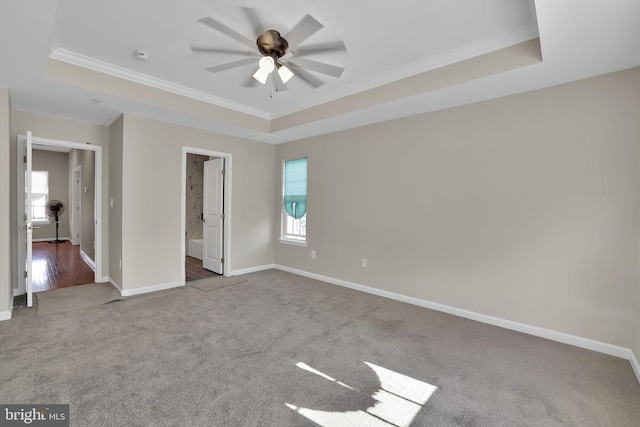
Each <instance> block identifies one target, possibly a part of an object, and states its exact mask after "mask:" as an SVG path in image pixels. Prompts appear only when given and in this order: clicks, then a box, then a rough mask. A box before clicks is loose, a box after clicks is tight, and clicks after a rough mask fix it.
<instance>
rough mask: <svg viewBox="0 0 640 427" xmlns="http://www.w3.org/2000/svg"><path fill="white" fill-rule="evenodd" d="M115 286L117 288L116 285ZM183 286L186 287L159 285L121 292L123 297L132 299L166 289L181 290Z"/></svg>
mask: <svg viewBox="0 0 640 427" xmlns="http://www.w3.org/2000/svg"><path fill="white" fill-rule="evenodd" d="M111 283H113V282H111ZM113 284H114V286H115V283H113ZM181 286H184V285H182V284H180V283H178V282H170V283H160V284H159V285H151V286H143V287H141V288H135V289H125V290H121V291H120V295H122V296H123V297H130V296H133V295H141V294H148V293H150V292H156V291H164V290H165V289H172V288H179V287H181ZM116 288H117V286H116Z"/></svg>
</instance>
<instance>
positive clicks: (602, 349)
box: [275, 264, 633, 360]
mask: <svg viewBox="0 0 640 427" xmlns="http://www.w3.org/2000/svg"><path fill="white" fill-rule="evenodd" d="M275 268H277V269H278V270H282V271H287V272H289V273H293V274H298V275H300V276H304V277H309V278H311V279H316V280H321V281H323V282H327V283H331V284H333V285H338V286H343V287H345V288H350V289H355V290H357V291H362V292H366V293H369V294H373V295H378V296H381V297H385V298H389V299H393V300H396V301H402V302H406V303H408V304H413V305H417V306H420V307H425V308H429V309H431V310H436V311H441V312H444V313H448V314H453V315H454V316H458V317H464V318H466V319H471V320H475V321H477V322H481V323H487V324H489V325H494V326H499V327H501V328H505V329H511V330H513V331H518V332H522V333H525V334H529V335H534V336H537V337H541V338H546V339H548V340H552V341H557V342H561V343H564V344H569V345H573V346H575V347H580V348H584V349H587V350H593V351H597V352H599V353H604V354H608V355H610V356H615V357H620V358H622V359H626V360H631V356H632V355H633V353H632V352H631V350H630V349H628V348H624V347H620V346H617V345H613V344H607V343H604V342H601V341H595V340H592V339H588V338H582V337H578V336H575V335H571V334H566V333H564V332H557V331H553V330H550V329H544V328H539V327H537V326H531V325H527V324H524V323H518V322H512V321H511V320H506V319H500V318H498V317H493V316H488V315H486V314H480V313H475V312H473V311H468V310H463V309H461V308H456V307H450V306H448V305H443V304H438V303H435V302H431V301H426V300H421V299H418V298H413V297H408V296H406V295H401V294H396V293H394V292H389V291H383V290H381V289H376V288H371V287H369V286H364V285H359V284H357V283H352V282H347V281H345V280H340V279H335V278H333V277H327V276H322V275H320V274H315V273H309V272H307V271H303V270H298V269H296V268H291V267H286V266H283V265H278V264H276V265H275Z"/></svg>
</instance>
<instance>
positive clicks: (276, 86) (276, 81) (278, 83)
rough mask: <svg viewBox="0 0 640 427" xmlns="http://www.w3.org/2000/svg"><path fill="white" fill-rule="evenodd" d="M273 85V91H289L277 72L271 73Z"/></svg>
mask: <svg viewBox="0 0 640 427" xmlns="http://www.w3.org/2000/svg"><path fill="white" fill-rule="evenodd" d="M271 83H272V84H273V90H275V91H276V92H284V91H286V90H287V85H285V84H284V82H283V81H282V78H281V77H280V74H278V71H277V70H274V71H273V73H271Z"/></svg>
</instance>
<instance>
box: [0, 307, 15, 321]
mask: <svg viewBox="0 0 640 427" xmlns="http://www.w3.org/2000/svg"><path fill="white" fill-rule="evenodd" d="M12 311H13V307H11V310H7V311H0V322H2V321H3V320H11V314H12Z"/></svg>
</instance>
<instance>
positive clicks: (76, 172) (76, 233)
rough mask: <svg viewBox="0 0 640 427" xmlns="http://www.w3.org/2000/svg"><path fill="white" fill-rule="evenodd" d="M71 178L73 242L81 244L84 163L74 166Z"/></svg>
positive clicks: (73, 243)
mask: <svg viewBox="0 0 640 427" xmlns="http://www.w3.org/2000/svg"><path fill="white" fill-rule="evenodd" d="M76 178H77V179H78V181H77V182H76ZM71 180H72V181H71V212H70V214H71V224H70V225H71V244H72V245H79V244H80V242H82V236H81V233H82V165H78V166H76V167H75V168H73V171H71ZM76 208H77V209H76Z"/></svg>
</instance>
